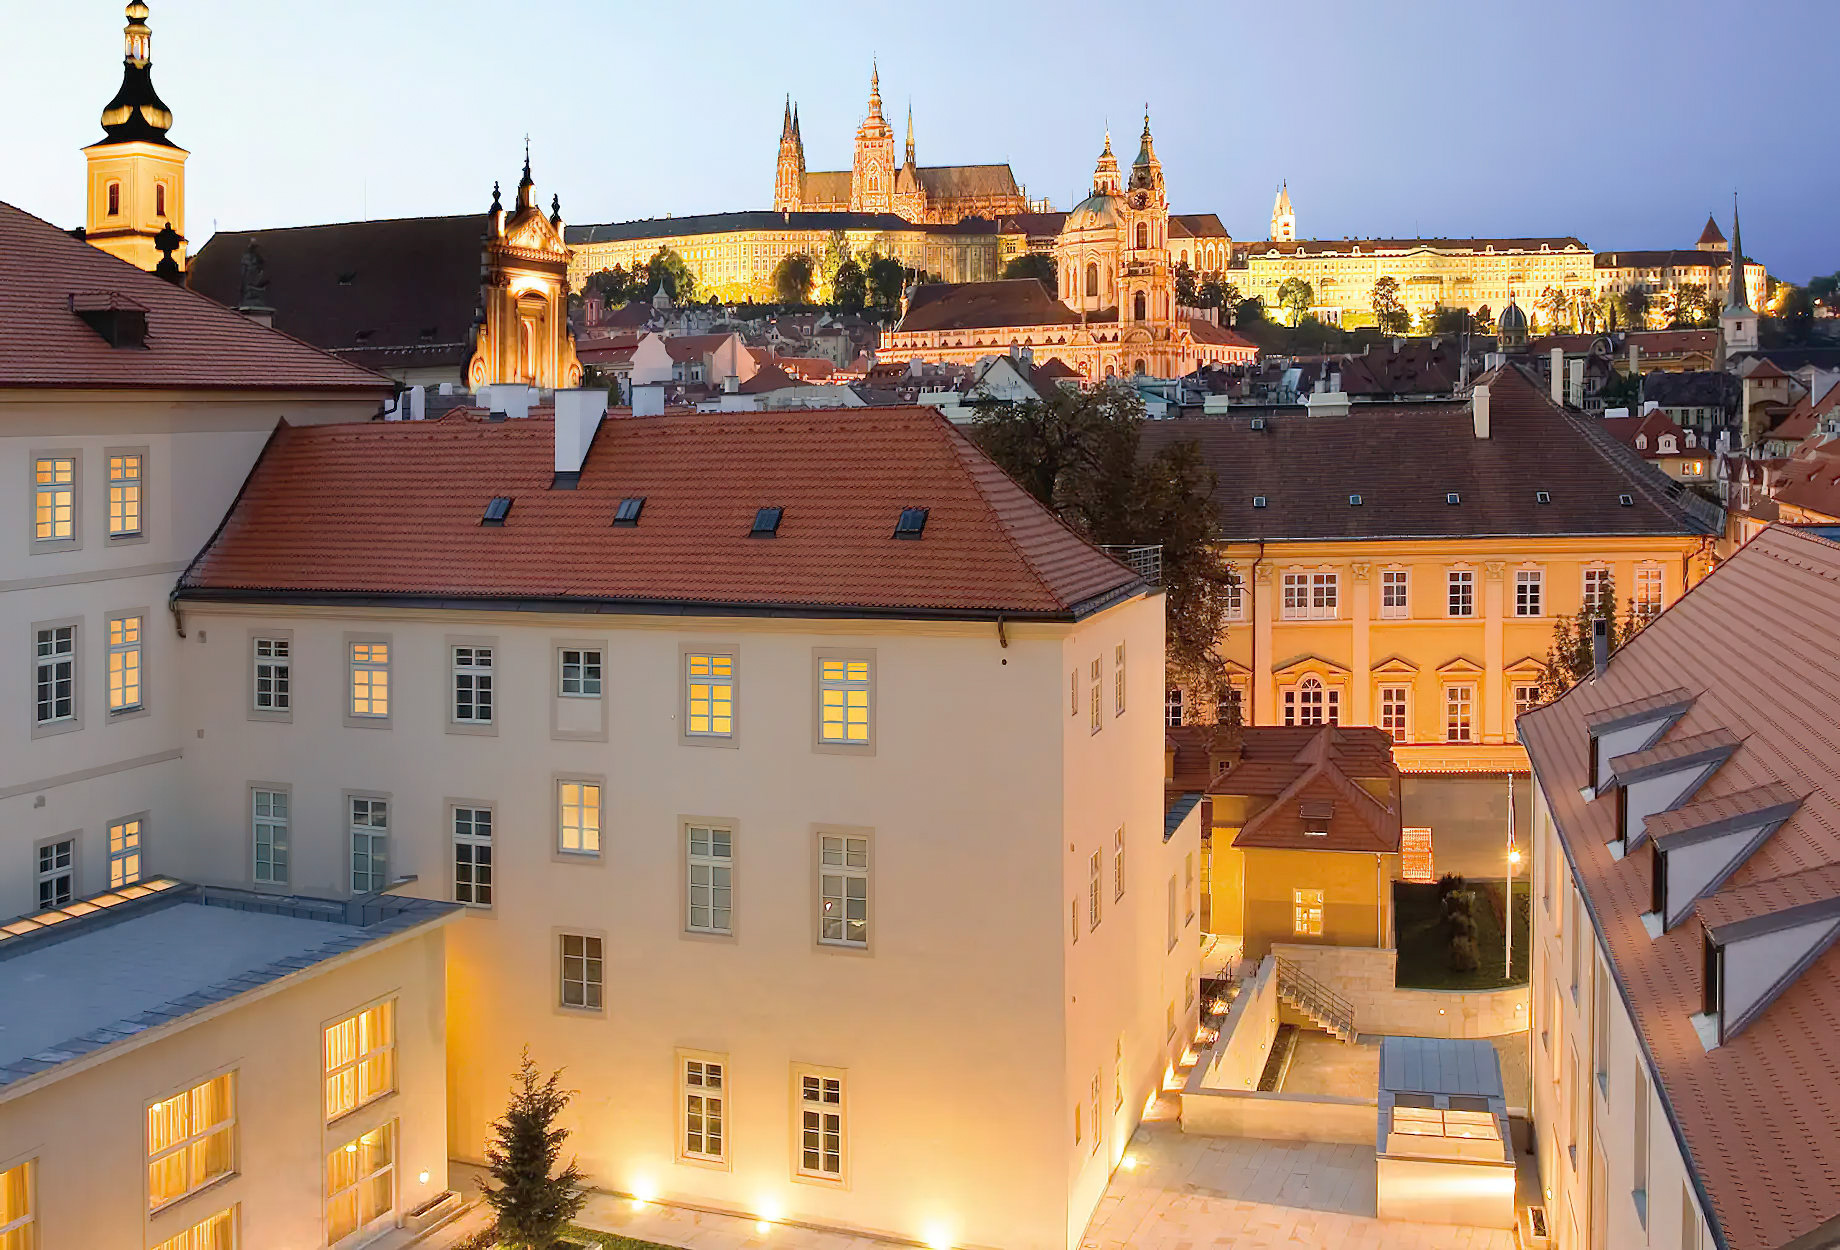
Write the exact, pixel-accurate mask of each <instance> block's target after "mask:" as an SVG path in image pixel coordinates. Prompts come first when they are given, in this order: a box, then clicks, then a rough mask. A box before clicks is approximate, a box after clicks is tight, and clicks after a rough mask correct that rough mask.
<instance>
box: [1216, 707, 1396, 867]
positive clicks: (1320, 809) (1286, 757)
mask: <svg viewBox="0 0 1840 1250" xmlns="http://www.w3.org/2000/svg"><path fill="white" fill-rule="evenodd" d="M1244 733H1245V739H1244V747H1243V753H1242V755H1241V758H1240V762H1239V763H1237V764H1234V765H1233V766H1232V767H1230V768H1228V769H1227V770H1226V771H1224V772H1223V773H1221V775H1220V776H1219V777H1217V778H1215V780H1214V782H1213V784H1212V785H1210V786H1209V787H1208V792H1209V794H1211V795H1246V796H1251V797H1263V796H1270V798H1271V801H1270V802H1269V803H1267V804H1266V805H1265V806H1263V807H1261V808H1260V809H1259V810H1258V811H1257V812H1255V813H1253V815H1252V816H1251V818H1250V819H1248V820H1247V821H1246V823H1245V825H1244V826H1242V827H1241V829H1240V831H1239V833H1238V834H1237V835H1235V836H1234V839H1233V845H1234V846H1240V847H1263V848H1271V849H1276V850H1293V851H1365V852H1368V853H1374V852H1380V853H1384V854H1391V853H1394V852H1396V851H1398V850H1399V834H1400V821H1401V817H1400V812H1401V810H1402V808H1401V805H1400V786H1399V770H1398V768H1396V767H1395V766H1394V764H1393V749H1392V747H1393V744H1392V739H1391V738H1389V737H1388V736H1387V734H1386V733H1385V732H1384V731H1383V730H1379V729H1371V728H1342V727H1338V726H1334V725H1323V726H1307V727H1306V726H1269V725H1263V726H1253V727H1250V728H1248V729H1246V730H1245V731H1244ZM1363 783H1366V784H1363ZM1375 790H1379V791H1380V793H1379V794H1376V793H1375V792H1374V791H1375Z"/></svg>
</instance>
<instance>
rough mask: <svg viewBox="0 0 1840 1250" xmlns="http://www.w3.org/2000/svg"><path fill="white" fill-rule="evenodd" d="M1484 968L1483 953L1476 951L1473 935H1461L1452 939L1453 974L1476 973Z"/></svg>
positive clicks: (1451, 967)
mask: <svg viewBox="0 0 1840 1250" xmlns="http://www.w3.org/2000/svg"><path fill="white" fill-rule="evenodd" d="M1481 966H1482V952H1481V951H1479V950H1477V949H1476V938H1475V936H1474V935H1473V934H1460V935H1458V936H1456V937H1453V938H1451V939H1450V970H1451V971H1452V972H1474V971H1475V970H1476V969H1477V968H1479V967H1481Z"/></svg>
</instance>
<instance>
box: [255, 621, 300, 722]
mask: <svg viewBox="0 0 1840 1250" xmlns="http://www.w3.org/2000/svg"><path fill="white" fill-rule="evenodd" d="M249 657H250V663H251V665H252V666H253V668H252V676H251V680H250V686H249V706H250V709H251V710H252V711H256V712H282V713H286V712H292V711H293V709H294V690H293V685H294V682H293V676H294V673H293V670H294V640H293V639H292V638H290V637H261V636H257V637H254V638H251V639H250V640H249ZM265 684H266V689H264V685H265ZM265 699H266V702H264V700H265Z"/></svg>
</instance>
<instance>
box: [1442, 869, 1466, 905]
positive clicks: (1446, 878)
mask: <svg viewBox="0 0 1840 1250" xmlns="http://www.w3.org/2000/svg"><path fill="white" fill-rule="evenodd" d="M1462 888H1463V878H1462V877H1460V876H1458V875H1457V874H1456V873H1454V872H1447V873H1445V874H1444V875H1443V876H1441V877H1439V878H1438V883H1437V892H1438V901H1439V902H1444V901H1446V900H1447V899H1449V898H1450V894H1451V891H1453V890H1461V889H1462Z"/></svg>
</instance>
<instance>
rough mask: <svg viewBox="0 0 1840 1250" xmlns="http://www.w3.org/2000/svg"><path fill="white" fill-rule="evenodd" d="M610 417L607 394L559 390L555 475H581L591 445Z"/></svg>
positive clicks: (579, 389) (591, 390)
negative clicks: (602, 420) (607, 416)
mask: <svg viewBox="0 0 1840 1250" xmlns="http://www.w3.org/2000/svg"><path fill="white" fill-rule="evenodd" d="M606 415H607V392H606V391H605V390H603V389H601V388H600V387H591V386H578V387H573V388H567V389H564V388H560V387H559V388H557V390H556V472H557V473H559V474H561V473H580V472H581V466H582V462H583V461H585V460H586V459H587V458H588V444H590V443H592V442H593V441H594V432H595V431H596V430H598V429H600V427H601V418H602V417H604V416H606Z"/></svg>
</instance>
